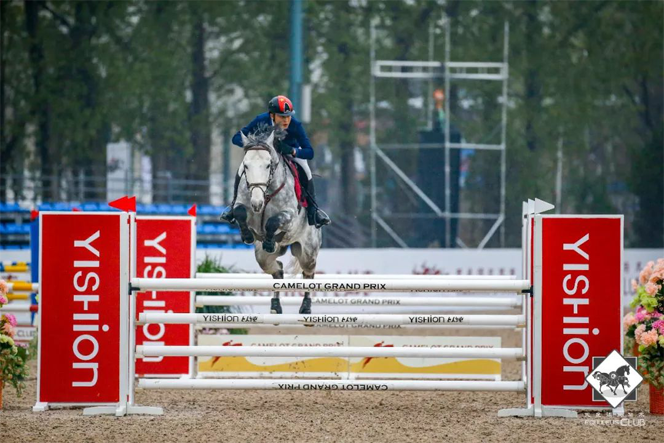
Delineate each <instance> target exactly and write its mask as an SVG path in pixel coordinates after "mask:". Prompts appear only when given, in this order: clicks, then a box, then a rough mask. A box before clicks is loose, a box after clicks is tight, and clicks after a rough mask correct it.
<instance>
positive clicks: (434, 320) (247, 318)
mask: <svg viewBox="0 0 664 443" xmlns="http://www.w3.org/2000/svg"><path fill="white" fill-rule="evenodd" d="M139 322H140V323H152V324H154V323H164V324H191V323H194V324H195V323H237V324H245V325H252V324H257V323H259V324H260V323H270V324H274V325H276V324H282V325H288V324H291V325H299V324H373V325H413V324H420V325H435V324H454V325H461V324H466V325H505V326H513V327H517V326H519V325H522V324H524V322H525V318H524V317H523V316H522V315H417V314H412V315H409V314H322V315H312V314H225V313H224V314H161V313H150V312H148V313H142V314H139Z"/></svg>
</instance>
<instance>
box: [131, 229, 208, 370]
mask: <svg viewBox="0 0 664 443" xmlns="http://www.w3.org/2000/svg"><path fill="white" fill-rule="evenodd" d="M195 220H196V219H195V218H194V217H141V216H139V217H137V218H136V276H137V277H139V278H191V277H194V274H195V269H194V268H195V257H194V254H195V247H196V238H195V232H196V230H195ZM192 309H193V294H192V293H191V292H188V291H187V292H165V291H164V292H158V291H149V292H140V293H138V294H137V295H136V314H137V315H138V314H140V313H143V312H158V313H164V312H168V313H171V312H172V313H190V312H193V311H192ZM192 332H193V330H192V326H191V325H165V324H145V325H140V326H138V328H137V329H136V345H143V346H191V345H193V343H192V342H191V339H192V337H193V334H192ZM188 373H189V357H144V358H140V359H136V374H137V375H183V374H188Z"/></svg>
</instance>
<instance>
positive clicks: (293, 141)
mask: <svg viewBox="0 0 664 443" xmlns="http://www.w3.org/2000/svg"><path fill="white" fill-rule="evenodd" d="M272 124H273V122H272V118H270V114H269V113H268V112H265V113H263V114H259V115H257V116H256V118H254V119H253V120H252V121H251V122H250V123H249V124H248V125H247V126H245V127H244V128H242V129H241V130H240V131H242V132H243V133H244V135H249V134H251V133H253V132H254V131H256V129H257V128H258V127H260V126H264V125H268V126H271V125H272ZM240 131H238V132H237V134H235V135H234V136H233V144H234V145H237V146H239V147H242V136H241V135H240ZM282 143H286V144H287V145H288V146H290V147H291V148H293V149H295V157H296V158H300V159H303V160H311V159H312V158H314V149H313V148H312V147H311V142H310V141H309V137H307V133H306V132H305V131H304V127H303V126H302V123H300V121H299V120H297V119H295V117H293V118H291V122H290V124H289V125H288V129H286V138H285V139H284V140H282Z"/></svg>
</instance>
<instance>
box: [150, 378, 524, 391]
mask: <svg viewBox="0 0 664 443" xmlns="http://www.w3.org/2000/svg"><path fill="white" fill-rule="evenodd" d="M138 387H139V388H144V389H226V390H246V389H261V390H268V389H271V390H287V391H300V390H302V391H503V392H524V390H525V384H524V383H523V382H522V381H458V380H444V381H441V380H371V381H369V380H367V381H362V380H288V381H285V380H262V379H258V380H242V379H226V380H215V379H190V380H177V379H175V380H174V379H140V380H139V381H138Z"/></svg>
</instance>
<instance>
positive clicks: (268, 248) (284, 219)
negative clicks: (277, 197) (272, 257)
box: [263, 211, 292, 254]
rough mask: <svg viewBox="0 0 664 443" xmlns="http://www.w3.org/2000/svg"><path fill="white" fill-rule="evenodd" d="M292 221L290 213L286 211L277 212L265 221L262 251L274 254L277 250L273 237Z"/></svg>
mask: <svg viewBox="0 0 664 443" xmlns="http://www.w3.org/2000/svg"><path fill="white" fill-rule="evenodd" d="M291 219H292V216H291V213H290V212H287V211H282V212H279V213H278V214H275V215H273V216H272V217H270V218H268V219H267V222H266V223H265V239H264V240H263V249H264V250H265V252H269V253H270V254H272V253H274V252H275V251H276V249H277V243H276V242H275V240H274V236H275V234H276V233H277V231H278V230H279V229H283V227H284V226H285V225H286V224H288V223H290V221H291Z"/></svg>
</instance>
